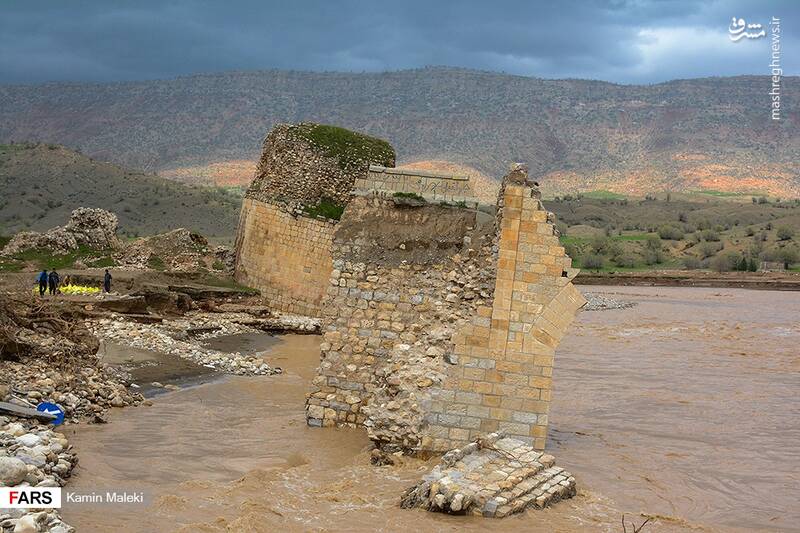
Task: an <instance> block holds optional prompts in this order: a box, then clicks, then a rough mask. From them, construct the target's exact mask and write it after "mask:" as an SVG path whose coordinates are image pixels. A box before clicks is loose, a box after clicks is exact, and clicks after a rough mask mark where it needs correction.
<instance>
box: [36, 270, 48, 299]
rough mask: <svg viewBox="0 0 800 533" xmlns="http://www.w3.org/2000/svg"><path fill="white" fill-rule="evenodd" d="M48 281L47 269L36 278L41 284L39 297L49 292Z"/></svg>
mask: <svg viewBox="0 0 800 533" xmlns="http://www.w3.org/2000/svg"><path fill="white" fill-rule="evenodd" d="M47 279H48V278H47V269H44V270H42V271H41V272H39V275H38V276H36V281H38V282H39V296H44V293H45V292H47Z"/></svg>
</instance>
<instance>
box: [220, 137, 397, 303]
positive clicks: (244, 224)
mask: <svg viewBox="0 0 800 533" xmlns="http://www.w3.org/2000/svg"><path fill="white" fill-rule="evenodd" d="M394 158H395V154H394V149H393V148H392V147H391V146H390V145H389V144H388V143H386V142H385V141H382V140H380V139H375V138H373V137H368V136H366V135H361V134H358V133H355V132H351V131H348V130H345V129H343V128H338V127H335V126H325V125H321V124H312V123H301V124H296V125H295V124H279V125H277V126H276V127H275V128H274V129H273V130H272V131H271V132H270V133H269V135H268V136H267V137H266V139H265V140H264V150H263V153H262V155H261V159H260V161H259V164H258V168H257V171H256V176H255V179H254V180H253V183H252V184H251V185H250V188H249V189H248V191H247V194H246V196H245V199H244V201H243V203H242V211H241V214H240V216H239V228H238V231H237V235H236V256H235V267H234V277H235V278H236V280H237V281H238V282H240V283H243V284H246V285H249V286H251V287H255V288H257V289H259V290H260V291H261V293H262V294H263V295H264V296H265V297H266V298H267V300H268V302H269V305H270V306H271V307H272V308H273V309H275V310H278V311H284V312H291V313H299V314H304V315H309V316H313V317H317V316H319V315H320V312H321V311H320V303H321V300H322V296H323V295H324V293H325V288H326V286H327V280H328V278H329V275H330V271H331V268H332V258H331V252H330V246H331V242H332V240H333V230H334V227H335V224H336V222H337V220H336V219H335V218H336V217H335V216H334V215H333V214H329V215H328V216H327V217H326V216H324V215H323V214H322V213H321V212H320V211H319V210H317V209H315V208H317V207H318V206H319V205H320V204H321V203H325V205H326V206H327V207H333V208H334V209H336V208H339V209H341V208H342V207H344V206H345V205H346V204H347V202H348V201H349V200H350V192H351V189H352V187H353V183H354V182H355V180H356V179H357V178H358V177H363V176H365V175H366V173H367V169H368V168H369V165H370V163H380V164H387V165H393V164H394ZM326 213H327V212H326Z"/></svg>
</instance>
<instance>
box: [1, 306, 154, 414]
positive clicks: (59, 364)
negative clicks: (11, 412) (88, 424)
mask: <svg viewBox="0 0 800 533" xmlns="http://www.w3.org/2000/svg"><path fill="white" fill-rule="evenodd" d="M98 347H99V343H98V340H97V338H96V337H94V336H93V335H92V333H91V332H90V331H89V330H88V329H87V328H86V327H85V326H84V325H83V320H82V318H80V317H77V316H75V315H73V314H72V311H71V310H69V309H65V308H55V307H54V306H53V305H52V304H50V303H47V302H40V301H35V300H25V299H14V298H11V297H6V298H5V299H4V305H2V306H0V389H2V391H0V392H2V394H0V396H3V397H5V396H6V394H8V393H9V392H14V393H15V394H16V395H17V396H19V397H21V398H23V399H26V400H27V401H29V402H31V403H33V404H37V403H39V402H42V401H50V402H54V403H57V404H59V405H60V406H62V407H63V408H64V411H65V414H66V417H67V418H69V419H72V420H75V421H77V420H78V419H81V418H96V417H102V415H103V414H104V413H105V411H106V410H107V409H108V408H110V407H123V406H126V405H137V404H139V403H140V402H141V401H142V397H141V395H139V394H138V393H135V392H131V391H129V390H128V388H127V387H126V382H125V377H124V376H122V375H120V374H119V371H117V370H115V369H113V368H111V367H109V366H107V365H105V364H103V363H101V362H100V361H99V359H98V357H97V355H96V353H97V349H98Z"/></svg>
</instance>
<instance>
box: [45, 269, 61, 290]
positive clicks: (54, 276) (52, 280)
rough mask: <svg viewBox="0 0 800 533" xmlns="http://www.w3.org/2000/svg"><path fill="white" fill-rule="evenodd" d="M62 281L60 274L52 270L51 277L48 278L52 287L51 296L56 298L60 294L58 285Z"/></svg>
mask: <svg viewBox="0 0 800 533" xmlns="http://www.w3.org/2000/svg"><path fill="white" fill-rule="evenodd" d="M60 281H61V276H59V275H58V272H56V271H55V270H52V271H51V272H50V276H49V277H48V282H49V285H50V296H55V295H56V293H58V283H59V282H60Z"/></svg>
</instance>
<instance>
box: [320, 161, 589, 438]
mask: <svg viewBox="0 0 800 533" xmlns="http://www.w3.org/2000/svg"><path fill="white" fill-rule="evenodd" d="M501 195H502V198H501V211H500V213H499V214H498V217H497V225H495V224H494V223H491V224H486V222H485V220H484V222H483V223H482V222H481V215H482V213H480V212H478V211H475V210H470V209H459V208H453V207H451V208H444V207H440V206H433V205H427V206H422V207H415V208H408V207H404V206H402V205H393V202H392V201H391V200H388V199H381V198H376V197H373V198H360V199H358V200H354V201H353V202H351V204H350V205H349V206H348V208H347V210H346V211H345V214H344V216H343V218H342V223H341V224H340V225H339V227H338V228H337V230H336V233H335V236H334V244H333V261H334V270H333V272H332V275H331V279H330V286H329V287H328V289H327V294H326V296H325V298H324V301H323V308H324V309H325V310H326V311H325V312H326V314H325V319H326V325H327V326H326V331H325V337H324V341H323V343H322V347H321V349H322V361H321V365H320V370H319V375H318V377H317V378H316V379H315V381H314V385H315V388H314V390H313V391H312V392H311V393H310V395H309V398H308V408H307V414H308V422H309V424H311V425H342V424H345V425H363V426H365V427H366V428H367V430H368V432H369V434H370V437H371V438H372V439H373V440H375V441H376V442H377V443H378V444H379V446H382V447H385V448H388V449H405V450H410V451H445V450H448V449H451V448H452V447H454V446H459V445H463V444H466V443H467V442H469V441H470V440H472V439H474V438H475V437H477V436H478V435H480V434H485V433H488V432H492V431H497V430H499V431H502V432H505V433H506V434H508V435H513V436H514V437H515V438H518V439H520V440H522V441H523V442H527V443H529V444H532V445H533V446H535V447H536V448H538V449H542V448H544V445H545V438H546V431H547V422H548V420H547V415H548V409H549V402H550V392H551V385H552V369H553V357H554V354H555V347H556V346H557V344H558V342H559V341H560V339H561V337H562V336H563V334H564V331H565V329H566V328H567V326H568V325H569V323H570V322H571V321H572V320H573V318H574V316H575V313H576V312H577V310H578V309H579V308H580V307H581V306H582V305H583V304H584V303H585V301H584V300H583V298H582V296H581V295H580V293H579V292H578V291H577V290H576V289H575V288H574V286H573V285H572V283H571V280H572V279H573V278H574V276H575V274H576V273H577V271H576V270H574V269H572V268H571V267H570V264H571V261H570V259H569V257H568V256H566V255H565V252H564V249H563V247H561V246H560V245H559V242H558V237H557V236H556V233H555V229H554V227H553V225H552V223H551V221H550V220H548V213H547V212H546V211H545V210H544V209H543V208H542V206H541V202H540V201H539V200H538V191H536V190H535V189H532V188H531V187H530V186H528V184H527V181H526V180H525V177H524V175H523V174H520V173H519V172H516V173H514V172H512V174H511V175H509V176H508V177H507V179H506V181H505V183H504V187H503V189H502V192H501ZM448 211H449V212H448ZM453 213H461V216H462V217H465V216H467V215H466V214H467V213H471V215H469V216H472V217H473V218H471V219H468V220H467V219H464V220H462V222H461V223H460V228H461V229H460V230H459V231H460V232H461V233H458V231H455V230H454V228H458V227H459V224H458V223H455V221H454V220H453V219H452V217H453ZM370 218H372V219H373V223H371V224H369V226H368V227H369V229H366V226H364V225H361V226H359V224H358V223H356V221H359V220H364V219H370ZM483 218H484V219H485V218H486V215H484V216H483ZM489 218H491V217H489ZM382 219H383V220H384V221H385V222H386V223H385V224H381V223H380V221H381V220H382ZM386 227H388V228H391V229H390V230H386V229H382V228H386ZM413 228H417V229H418V231H413V230H412V229H413ZM392 235H394V241H393V240H392ZM459 241H460V242H459Z"/></svg>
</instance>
